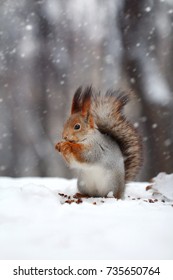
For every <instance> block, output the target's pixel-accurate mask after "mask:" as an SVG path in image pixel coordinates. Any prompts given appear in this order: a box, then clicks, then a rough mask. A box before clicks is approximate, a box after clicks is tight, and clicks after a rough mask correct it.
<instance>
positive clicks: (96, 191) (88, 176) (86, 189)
mask: <svg viewBox="0 0 173 280" xmlns="http://www.w3.org/2000/svg"><path fill="white" fill-rule="evenodd" d="M128 101H129V94H127V93H124V92H120V91H112V90H108V91H107V92H106V93H105V94H101V93H100V92H96V91H95V90H94V89H93V88H92V87H91V86H90V87H86V88H82V87H79V88H78V89H77V90H76V92H75V94H74V97H73V100H72V106H71V116H70V117H69V119H68V120H67V122H66V123H65V125H64V130H63V133H62V138H63V140H62V141H61V142H59V143H57V144H56V146H55V148H56V149H57V150H58V151H59V152H60V153H61V154H62V156H63V157H64V159H65V161H66V162H67V164H68V165H69V166H70V167H72V168H77V169H79V174H78V182H77V186H78V190H79V192H80V193H81V194H82V195H87V196H92V197H98V196H99V197H106V196H107V195H108V193H109V192H113V195H114V197H115V198H117V199H120V198H123V195H124V190H125V183H126V182H128V181H130V180H132V179H134V177H135V176H136V174H137V172H138V170H139V168H140V166H141V162H142V145H141V137H140V135H139V133H138V132H137V130H136V128H135V127H134V126H133V125H132V124H131V123H130V122H129V121H128V120H127V119H126V117H125V116H124V115H123V112H122V110H123V107H124V106H125V105H126V103H127V102H128Z"/></svg>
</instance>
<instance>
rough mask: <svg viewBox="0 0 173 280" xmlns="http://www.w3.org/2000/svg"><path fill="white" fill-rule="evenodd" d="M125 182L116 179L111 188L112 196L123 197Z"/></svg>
mask: <svg viewBox="0 0 173 280" xmlns="http://www.w3.org/2000/svg"><path fill="white" fill-rule="evenodd" d="M124 191H125V182H124V181H121V180H118V181H116V186H115V187H114V189H113V196H114V197H115V198H116V199H124Z"/></svg>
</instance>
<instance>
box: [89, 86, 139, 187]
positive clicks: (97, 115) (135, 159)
mask: <svg viewBox="0 0 173 280" xmlns="http://www.w3.org/2000/svg"><path fill="white" fill-rule="evenodd" d="M129 99H130V98H129V94H126V93H124V92H119V91H111V90H109V91H107V92H106V94H104V95H102V94H101V93H99V94H98V93H94V92H93V93H92V101H91V112H92V114H93V117H94V121H95V124H96V125H97V127H98V129H99V131H100V132H101V133H104V134H108V135H110V136H111V137H113V138H114V139H115V140H116V142H117V143H118V144H119V147H120V149H121V151H122V154H123V156H124V164H125V180H126V182H127V181H131V180H133V179H134V178H135V176H136V175H137V173H138V171H139V169H140V167H141V165H142V141H141V137H140V134H139V133H138V131H137V130H136V128H135V127H134V126H133V124H131V123H130V122H129V121H127V119H126V118H125V116H124V115H123V112H122V109H123V107H124V105H125V104H127V102H128V101H129Z"/></svg>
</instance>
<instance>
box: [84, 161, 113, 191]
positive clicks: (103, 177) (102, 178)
mask: <svg viewBox="0 0 173 280" xmlns="http://www.w3.org/2000/svg"><path fill="white" fill-rule="evenodd" d="M82 171H83V172H82V178H81V179H80V185H81V186H82V185H83V189H85V190H86V191H87V193H88V194H93V193H96V194H98V195H99V196H105V195H106V194H107V193H108V192H109V191H111V190H108V189H109V187H110V186H108V182H109V178H108V177H109V176H110V174H109V171H106V170H105V169H104V168H102V167H100V166H92V167H89V168H86V169H83V170H82Z"/></svg>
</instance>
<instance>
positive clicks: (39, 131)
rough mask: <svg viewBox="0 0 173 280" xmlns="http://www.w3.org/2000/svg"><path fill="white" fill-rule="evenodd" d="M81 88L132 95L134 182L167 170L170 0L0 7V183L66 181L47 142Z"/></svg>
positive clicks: (8, 0)
mask: <svg viewBox="0 0 173 280" xmlns="http://www.w3.org/2000/svg"><path fill="white" fill-rule="evenodd" d="M81 84H82V85H87V84H89V85H90V84H92V85H93V86H94V87H96V88H98V89H101V90H102V91H104V90H106V89H108V88H117V89H119V88H123V89H133V91H134V92H135V94H136V99H135V100H134V101H133V102H131V104H130V105H128V107H127V109H126V113H127V114H128V116H129V118H130V119H131V120H132V121H133V122H134V124H135V126H136V127H139V130H140V131H141V133H142V135H143V142H144V165H143V169H142V172H141V174H140V176H139V177H138V180H148V179H150V178H151V177H153V176H155V175H157V173H158V172H161V171H164V172H167V173H171V172H173V0H155V1H154V0H121V1H118V0H105V1H103V0H81V1H80V0H65V1H64V0H30V1H27V0H15V1H14V0H0V175H1V176H14V177H19V176H59V177H67V178H70V177H71V176H72V173H71V171H70V170H69V169H68V168H67V167H66V166H65V164H64V161H63V160H62V159H61V157H60V155H59V154H58V153H57V152H56V151H55V149H54V145H55V143H56V142H57V141H58V140H60V137H61V131H62V127H63V123H64V121H65V119H66V118H67V116H68V113H69V109H70V102H71V99H72V96H73V93H74V91H75V89H76V87H78V86H79V85H81Z"/></svg>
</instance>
